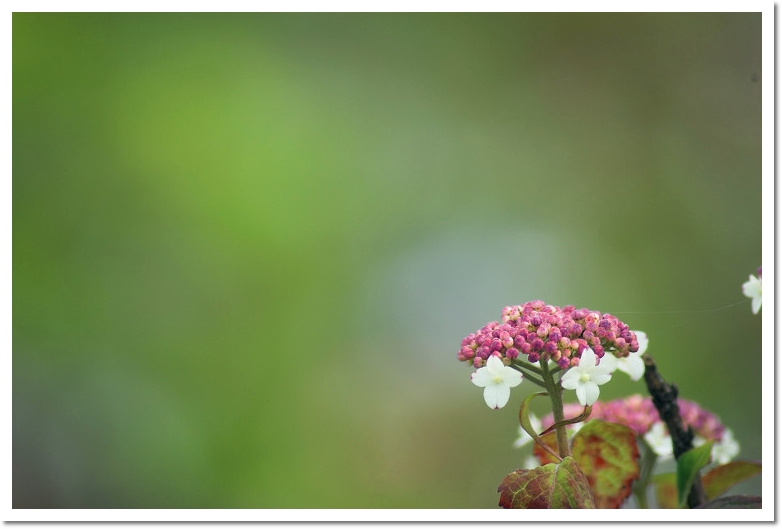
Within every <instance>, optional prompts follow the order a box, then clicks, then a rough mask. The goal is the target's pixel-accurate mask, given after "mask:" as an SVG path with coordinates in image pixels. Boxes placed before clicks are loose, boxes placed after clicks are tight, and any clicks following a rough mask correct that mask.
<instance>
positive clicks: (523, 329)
mask: <svg viewBox="0 0 782 529" xmlns="http://www.w3.org/2000/svg"><path fill="white" fill-rule="evenodd" d="M586 349H591V350H592V351H594V353H595V355H596V356H597V358H603V356H604V355H605V353H606V352H610V353H612V354H613V355H614V356H616V357H617V358H624V357H626V356H628V355H630V353H633V352H636V351H638V339H637V337H636V335H635V333H634V332H633V331H631V330H630V328H629V327H628V326H627V325H626V324H624V323H622V322H621V321H619V320H618V319H617V318H616V317H614V316H612V315H611V314H601V313H599V312H597V311H593V310H589V309H576V308H575V307H574V306H572V305H569V306H566V307H564V308H560V307H557V306H554V305H547V304H546V303H544V302H543V301H530V302H528V303H525V304H524V305H514V306H509V307H505V308H504V309H503V310H502V321H501V322H496V321H495V322H491V323H489V324H487V325H485V326H484V327H483V328H482V329H480V330H478V331H477V332H475V333H472V334H470V335H468V336H467V337H466V338H464V340H462V347H461V349H460V350H459V354H458V358H459V360H461V361H463V362H470V363H472V364H473V365H474V366H475V367H477V368H480V367H483V366H484V365H486V361H487V360H488V359H489V357H490V356H497V357H499V358H500V359H501V360H502V361H503V363H504V364H506V365H509V364H510V363H512V361H513V360H516V359H517V358H519V357H521V358H522V359H526V360H527V361H528V362H530V363H535V362H548V361H549V360H551V361H553V362H556V363H557V365H558V366H559V367H560V368H562V369H566V368H568V367H571V366H577V365H578V364H579V362H580V359H581V355H582V353H583V352H584V351H585V350H586Z"/></svg>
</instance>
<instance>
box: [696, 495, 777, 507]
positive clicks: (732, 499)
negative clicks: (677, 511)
mask: <svg viewBox="0 0 782 529" xmlns="http://www.w3.org/2000/svg"><path fill="white" fill-rule="evenodd" d="M695 508H696V509H762V508H763V500H762V499H761V497H760V496H726V497H724V498H717V499H716V500H711V501H709V502H706V503H704V504H703V505H698V506H697V507H695Z"/></svg>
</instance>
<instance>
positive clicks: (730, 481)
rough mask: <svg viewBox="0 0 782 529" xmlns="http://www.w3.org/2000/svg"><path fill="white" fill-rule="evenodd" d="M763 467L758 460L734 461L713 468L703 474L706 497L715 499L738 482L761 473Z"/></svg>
mask: <svg viewBox="0 0 782 529" xmlns="http://www.w3.org/2000/svg"><path fill="white" fill-rule="evenodd" d="M761 469H762V468H761V464H760V463H759V462H756V461H733V462H731V463H726V464H724V465H720V466H718V467H716V468H713V469H711V470H710V471H709V472H707V473H706V475H704V476H703V488H704V489H705V490H706V498H707V499H709V500H713V499H714V498H716V497H717V496H720V495H721V494H723V493H725V491H727V490H728V489H729V488H731V487H732V486H733V485H735V484H736V483H739V482H740V481H744V480H745V479H749V478H751V477H752V476H755V475H757V474H760V471H761Z"/></svg>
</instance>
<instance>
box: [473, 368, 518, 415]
mask: <svg viewBox="0 0 782 529" xmlns="http://www.w3.org/2000/svg"><path fill="white" fill-rule="evenodd" d="M470 378H471V379H472V383H473V384H475V385H476V386H478V387H479V388H484V389H483V400H485V401H486V405H487V406H489V408H494V409H495V410H496V409H499V408H502V407H503V406H505V405H506V404H507V403H508V399H510V388H515V387H516V386H518V385H519V384H521V378H522V377H521V373H519V372H518V371H516V370H515V369H513V368H512V367H508V366H506V365H505V364H503V363H502V360H500V359H499V358H497V357H496V356H490V357H489V359H488V360H487V361H486V366H485V367H482V368H480V369H479V370H478V371H476V372H475V373H473V374H472V375H471V376H470Z"/></svg>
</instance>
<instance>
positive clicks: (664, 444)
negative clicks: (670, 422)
mask: <svg viewBox="0 0 782 529" xmlns="http://www.w3.org/2000/svg"><path fill="white" fill-rule="evenodd" d="M644 440H645V441H646V443H647V444H648V445H649V448H651V449H652V451H653V452H654V453H655V454H657V457H659V458H660V461H664V460H666V459H670V458H671V457H673V443H672V442H671V436H670V435H668V430H667V429H666V428H665V424H663V423H661V422H658V423H655V424H654V425H653V426H652V427H651V428H650V429H649V431H648V432H646V433H645V434H644Z"/></svg>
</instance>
